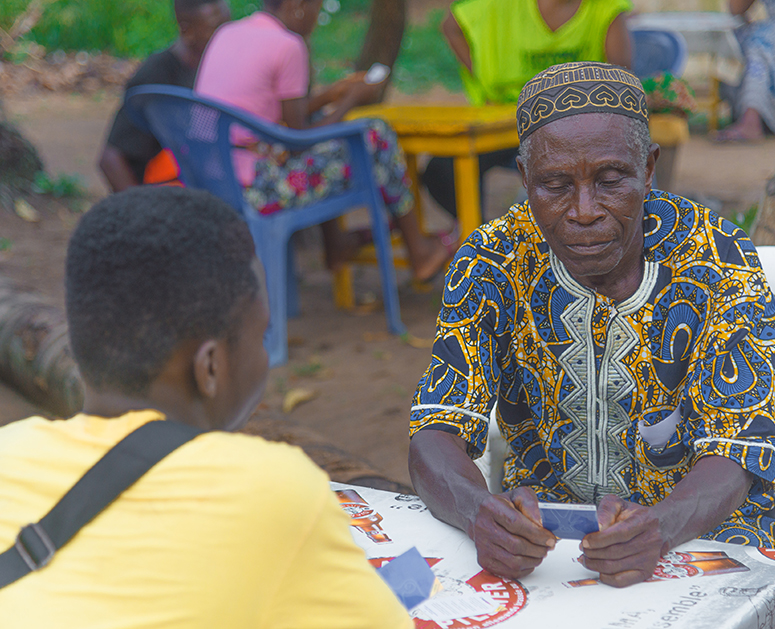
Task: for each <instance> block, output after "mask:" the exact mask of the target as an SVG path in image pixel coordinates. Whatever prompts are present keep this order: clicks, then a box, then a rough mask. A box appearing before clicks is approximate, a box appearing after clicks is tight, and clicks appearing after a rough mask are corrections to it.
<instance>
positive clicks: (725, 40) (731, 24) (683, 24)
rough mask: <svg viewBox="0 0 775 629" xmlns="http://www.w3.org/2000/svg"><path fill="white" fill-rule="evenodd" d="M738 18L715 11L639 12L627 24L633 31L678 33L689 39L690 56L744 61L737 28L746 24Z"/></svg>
mask: <svg viewBox="0 0 775 629" xmlns="http://www.w3.org/2000/svg"><path fill="white" fill-rule="evenodd" d="M744 23H745V22H744V20H743V19H742V18H741V17H740V16H738V15H731V14H730V13H717V12H713V11H695V12H683V11H665V12H662V13H639V14H637V15H633V16H632V17H631V18H630V19H629V21H628V22H627V26H628V27H629V28H630V29H633V30H637V29H656V30H671V31H677V32H679V33H681V35H683V36H684V39H686V48H687V51H688V53H689V54H693V53H711V54H716V55H719V56H726V57H735V58H738V59H742V58H743V53H742V51H741V50H740V44H739V43H738V41H737V38H736V37H735V33H734V31H735V29H736V28H738V27H739V26H742V25H743V24H744Z"/></svg>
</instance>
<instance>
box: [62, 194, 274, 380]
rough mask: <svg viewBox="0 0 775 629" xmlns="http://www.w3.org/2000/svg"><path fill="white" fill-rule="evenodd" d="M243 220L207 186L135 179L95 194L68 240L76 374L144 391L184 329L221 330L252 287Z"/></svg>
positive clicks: (198, 334)
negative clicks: (120, 187) (123, 188)
mask: <svg viewBox="0 0 775 629" xmlns="http://www.w3.org/2000/svg"><path fill="white" fill-rule="evenodd" d="M254 261H255V249H254V245H253V239H252V238H251V236H250V232H249V230H248V228H247V225H246V224H245V222H244V221H243V220H242V218H241V217H240V216H239V214H237V212H235V211H234V210H233V209H232V208H231V207H230V206H229V205H227V204H226V203H225V202H223V201H221V200H220V199H218V198H216V197H214V196H213V195H211V194H209V193H207V192H203V191H197V190H187V189H184V188H173V187H153V186H144V187H135V188H130V189H129V190H127V191H125V192H121V193H119V194H115V195H112V196H109V197H107V198H105V199H103V200H102V201H100V202H99V203H97V204H96V205H95V206H94V207H93V208H92V209H91V210H89V211H88V212H87V213H86V214H85V215H84V216H83V217H82V218H81V220H80V222H79V223H78V226H77V227H76V229H75V231H74V232H73V235H72V237H71V239H70V243H69V245H68V248H67V260H66V263H65V267H66V268H65V289H66V302H67V321H68V325H69V332H70V343H71V347H72V351H73V355H74V357H75V360H76V362H77V363H78V367H79V368H80V370H81V375H82V376H83V378H84V381H85V382H86V383H88V384H89V385H91V386H92V387H94V388H96V389H97V390H101V391H104V390H110V391H119V392H122V393H125V394H143V393H145V392H146V391H147V390H148V388H149V386H150V385H151V383H152V382H153V381H154V380H155V379H156V377H158V375H159V373H160V372H161V370H162V369H163V368H164V365H165V364H166V363H167V361H168V360H169V358H170V356H171V355H172V352H173V350H174V349H175V348H176V347H177V346H178V345H179V344H180V343H181V342H182V341H185V340H189V339H200V338H201V339H204V338H227V339H230V338H232V337H233V336H234V334H235V333H236V331H237V330H238V329H239V325H240V322H241V315H242V314H243V312H244V311H245V307H246V305H247V304H248V303H250V302H251V300H253V299H256V298H257V297H258V296H259V295H260V287H259V280H258V277H257V275H256V272H255V262H254Z"/></svg>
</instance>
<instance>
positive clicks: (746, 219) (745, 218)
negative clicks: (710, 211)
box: [732, 203, 759, 236]
mask: <svg viewBox="0 0 775 629" xmlns="http://www.w3.org/2000/svg"><path fill="white" fill-rule="evenodd" d="M758 213H759V204H758V203H754V204H753V205H752V206H751V207H749V208H748V209H747V210H746V211H745V212H738V213H737V214H735V216H733V217H732V222H733V223H734V224H735V225H737V226H738V227H739V228H740V229H742V230H743V231H744V232H745V233H746V234H748V235H749V236H750V235H751V229H752V228H753V223H754V221H755V220H756V215H757V214H758Z"/></svg>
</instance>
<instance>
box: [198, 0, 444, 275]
mask: <svg viewBox="0 0 775 629" xmlns="http://www.w3.org/2000/svg"><path fill="white" fill-rule="evenodd" d="M321 5H322V0H264V11H258V12H256V13H253V14H252V15H250V16H248V17H246V18H243V19H241V20H238V21H236V22H231V23H229V24H225V25H224V26H222V27H221V28H219V29H218V31H217V32H216V33H215V35H214V36H213V38H212V39H211V41H210V43H209V44H208V46H207V49H206V50H205V53H204V57H203V59H202V63H201V65H200V68H199V73H198V75H197V79H196V85H195V88H194V89H195V91H196V92H197V93H199V94H201V95H203V96H207V97H210V98H213V99H217V100H220V101H223V102H225V103H228V104H229V105H232V106H236V107H240V108H242V109H245V110H246V111H249V112H250V113H252V114H254V115H256V116H259V117H261V118H263V119H265V120H268V121H270V122H273V123H279V124H285V125H287V126H289V127H291V128H293V129H306V128H308V127H312V126H322V125H326V124H331V123H334V122H339V121H340V120H341V119H342V118H343V116H344V115H345V114H346V113H347V112H348V111H349V110H350V109H352V108H353V107H356V106H358V105H365V104H368V103H370V102H373V101H374V100H375V99H376V98H377V95H378V94H379V91H380V85H379V84H377V85H369V84H366V83H365V82H364V81H363V74H362V73H361V74H356V75H353V76H351V77H348V78H346V79H343V80H342V81H339V82H338V83H335V84H334V85H333V86H331V87H330V88H329V89H327V90H325V91H324V92H323V93H321V94H319V95H317V96H315V97H312V98H310V96H309V51H308V49H307V45H306V43H305V38H307V37H309V35H310V34H311V33H312V31H313V30H314V28H315V26H316V25H317V19H318V14H319V13H320V8H321ZM324 107H327V109H326V112H327V113H325V114H324V115H321V116H320V117H319V118H318V119H317V120H316V121H315V122H314V123H313V122H312V121H311V120H310V116H311V115H313V114H315V113H316V112H320V111H321V110H322V109H323V108H324ZM367 138H368V145H369V151H370V153H371V156H372V167H373V171H374V176H375V178H376V180H377V183H378V185H379V186H380V188H381V191H382V196H383V198H384V200H385V206H386V207H387V209H388V211H389V212H390V214H391V216H392V217H393V218H394V220H395V224H396V226H397V227H398V229H399V230H400V231H401V233H402V235H403V237H404V242H405V243H406V247H407V250H408V253H409V261H410V263H411V266H412V270H413V273H414V277H415V279H417V280H420V281H424V280H428V279H430V278H432V277H433V276H435V275H436V274H437V273H438V272H439V271H440V270H442V269H443V268H444V266H445V265H446V263H447V262H448V261H449V259H450V257H451V254H452V253H453V252H452V251H451V248H452V247H454V244H455V243H454V242H452V241H453V240H454V239H453V238H451V237H438V236H426V235H424V234H423V233H422V231H421V230H420V226H419V223H418V220H417V214H416V212H414V198H413V195H412V192H411V189H410V182H409V179H408V177H407V175H406V164H405V161H404V156H403V153H402V152H401V150H400V148H399V147H398V142H397V140H396V136H395V133H394V132H393V131H392V129H390V127H388V126H387V125H386V124H385V123H384V122H382V121H380V120H373V121H370V129H369V132H368V134H367ZM235 142H236V144H237V145H242V146H249V148H250V151H240V153H239V154H238V155H236V156H235V167H236V170H237V175H238V177H239V178H240V180H241V181H242V183H243V184H244V185H245V186H246V187H247V188H248V189H247V190H246V198H247V199H248V200H249V201H250V203H251V204H252V205H253V207H255V208H256V210H257V211H258V212H261V213H263V214H270V213H273V212H279V211H286V210H292V209H293V208H298V207H303V206H304V205H307V204H309V203H311V202H313V201H316V200H319V199H321V198H324V197H325V196H327V195H329V194H331V193H333V192H336V191H339V190H342V189H345V188H346V187H347V186H348V185H349V175H350V165H349V160H350V156H349V151H348V150H347V147H346V145H345V143H344V142H340V141H329V142H324V143H321V144H318V145H316V146H314V147H312V148H311V149H308V150H305V151H303V152H294V153H289V152H288V151H285V150H284V149H283V147H281V146H278V145H276V144H275V145H268V144H265V143H263V142H256V140H255V138H251V137H249V136H247V135H244V136H243V137H235ZM322 227H323V235H324V240H325V247H326V262H327V264H328V266H329V268H332V269H334V268H337V267H338V266H340V265H341V264H343V263H345V262H347V261H348V260H349V259H351V257H352V256H353V255H354V253H355V252H356V251H357V249H358V247H359V246H360V245H361V244H362V238H361V237H360V236H359V235H358V234H357V233H355V232H351V233H342V232H341V231H340V230H339V228H338V226H337V224H336V222H335V221H329V222H327V223H324V224H323V226H322Z"/></svg>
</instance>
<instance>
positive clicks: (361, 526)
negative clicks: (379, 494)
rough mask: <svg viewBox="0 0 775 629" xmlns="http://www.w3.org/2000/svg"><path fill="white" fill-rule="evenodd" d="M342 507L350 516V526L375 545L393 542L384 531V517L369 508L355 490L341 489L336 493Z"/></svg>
mask: <svg viewBox="0 0 775 629" xmlns="http://www.w3.org/2000/svg"><path fill="white" fill-rule="evenodd" d="M336 495H337V497H338V498H339V502H340V506H341V507H342V509H343V510H344V512H345V513H347V514H348V515H349V516H350V526H353V527H355V528H356V529H358V530H359V531H361V533H363V534H364V535H366V537H368V538H369V539H370V540H371V541H372V542H374V543H375V544H387V543H390V542H392V541H393V540H391V539H390V538H389V537H388V535H387V533H385V531H383V530H382V527H381V526H380V522H382V516H381V515H380V514H379V513H377V512H376V511H374V509H372V508H371V507H370V506H369V503H368V502H366V501H365V500H364V499H363V498H361V495H360V494H359V493H358V492H357V491H355V490H354V489H341V490H339V491H337V492H336Z"/></svg>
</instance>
